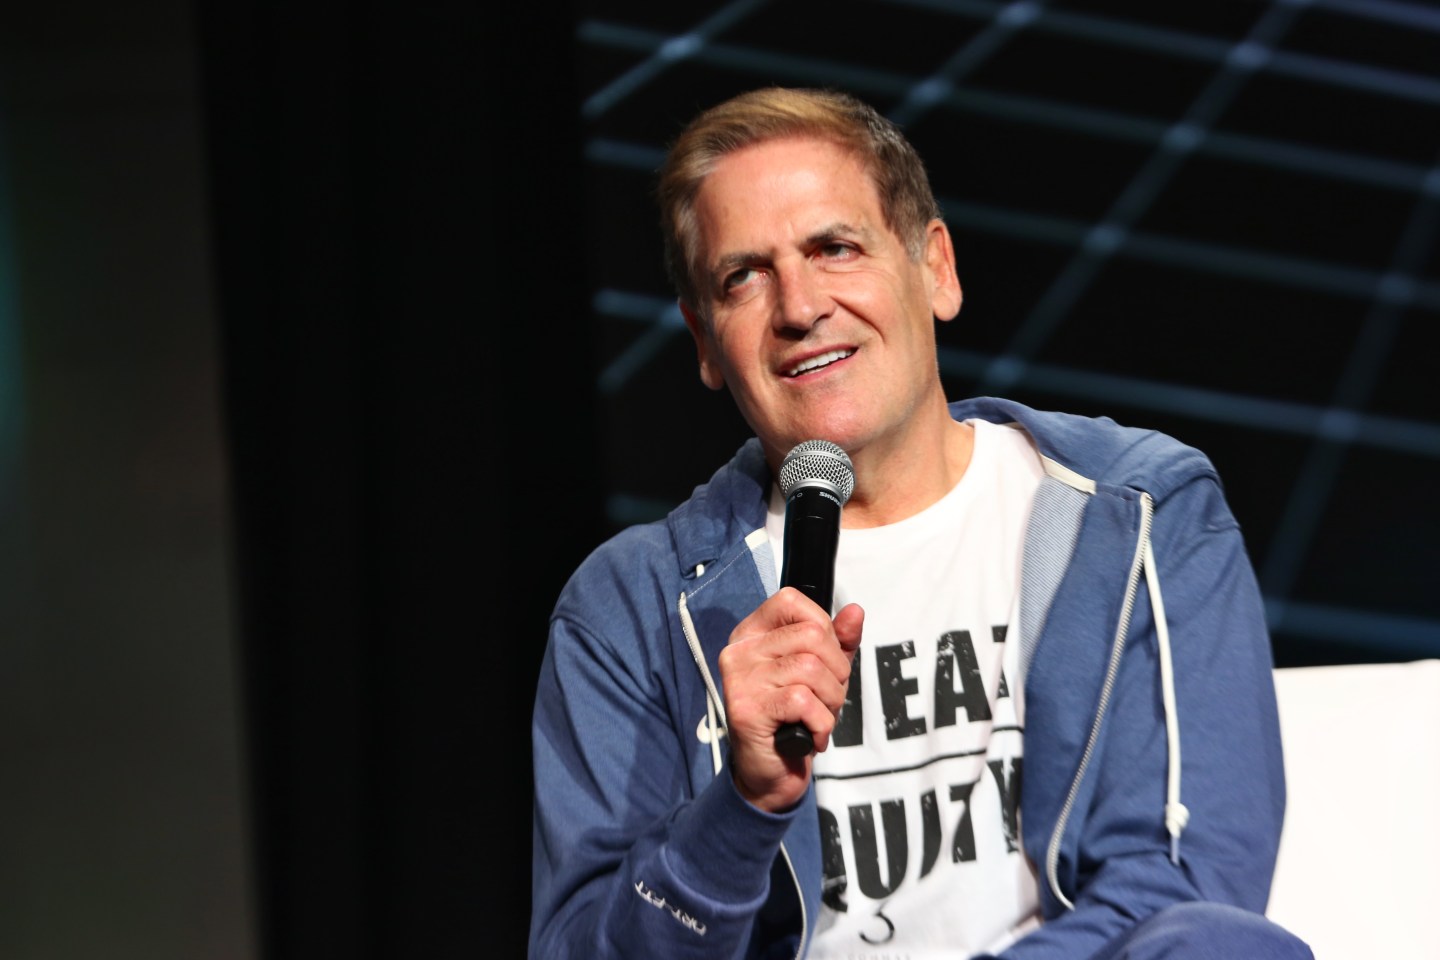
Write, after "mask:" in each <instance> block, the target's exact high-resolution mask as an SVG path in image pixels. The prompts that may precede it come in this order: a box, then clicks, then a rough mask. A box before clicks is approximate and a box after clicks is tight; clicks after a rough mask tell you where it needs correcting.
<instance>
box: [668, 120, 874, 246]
mask: <svg viewBox="0 0 1440 960" xmlns="http://www.w3.org/2000/svg"><path fill="white" fill-rule="evenodd" d="M695 216H696V222H697V224H698V226H699V228H700V237H701V240H702V242H703V243H704V245H705V248H706V255H707V256H714V255H717V254H719V253H722V252H723V251H720V250H717V249H716V248H715V246H714V244H716V243H717V242H718V243H720V244H722V245H723V244H726V243H727V242H739V243H746V242H754V240H758V239H762V238H763V237H764V236H765V235H771V234H774V233H775V232H776V231H781V232H784V231H786V230H788V229H794V230H796V231H799V232H801V233H803V232H804V231H805V230H806V228H807V227H813V226H814V225H816V224H821V223H834V222H845V223H855V224H856V225H857V226H874V225H876V224H878V223H880V222H881V221H882V213H881V210H880V200H879V195H878V193H877V191H876V189H875V184H874V182H873V180H872V179H871V177H870V175H869V172H868V171H867V170H866V168H865V165H864V163H863V161H862V160H861V159H860V158H859V156H858V155H857V154H856V153H855V152H854V151H853V150H851V149H849V148H848V147H844V146H842V145H840V144H838V143H835V142H833V141H830V140H821V139H814V138H793V137H792V138H785V139H779V140H767V141H765V142H763V143H758V144H753V145H751V146H748V147H743V148H741V149H739V150H736V151H734V152H732V153H729V154H726V155H725V156H724V157H721V158H720V159H719V160H718V161H716V163H715V166H714V169H712V170H711V172H710V173H709V175H708V176H706V178H705V180H704V182H703V183H702V184H701V186H700V190H699V191H698V193H697V194H696V197H695ZM752 235H759V236H754V237H753V239H751V237H752ZM771 239H772V240H775V241H777V242H778V241H779V239H780V237H778V236H773V237H771Z"/></svg>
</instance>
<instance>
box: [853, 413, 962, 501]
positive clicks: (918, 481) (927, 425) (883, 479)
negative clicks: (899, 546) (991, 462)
mask: <svg viewBox="0 0 1440 960" xmlns="http://www.w3.org/2000/svg"><path fill="white" fill-rule="evenodd" d="M942 412H943V414H944V416H943V419H941V418H930V419H929V420H928V421H927V422H924V423H921V424H919V425H917V426H916V428H915V429H913V430H912V431H909V432H907V434H906V436H905V437H904V438H902V439H900V440H899V441H898V442H896V443H892V444H887V445H885V446H884V448H883V449H881V448H879V447H877V446H869V447H866V448H865V449H863V450H857V451H852V452H851V454H850V457H851V460H852V461H853V462H854V464H855V478H856V480H855V492H854V493H853V494H852V495H851V497H850V500H849V502H848V503H846V504H845V512H844V514H843V519H842V521H841V522H842V526H845V527H851V528H857V529H858V528H863V527H879V526H884V525H885V524H887V523H895V522H896V521H899V520H904V519H905V518H906V517H912V516H914V515H915V514H917V513H919V512H920V511H921V510H924V509H925V508H926V507H928V506H930V505H931V504H933V503H935V502H937V501H939V500H940V499H941V498H942V497H944V496H945V495H946V494H947V493H949V492H950V491H951V490H953V489H955V485H956V484H957V483H959V482H960V478H961V477H963V476H965V471H966V469H967V468H968V467H969V466H970V455H971V453H972V452H973V451H974V448H975V430H974V428H972V427H970V426H968V425H966V424H963V423H959V422H957V421H955V420H953V419H951V417H950V413H949V410H948V409H945V408H943V407H942Z"/></svg>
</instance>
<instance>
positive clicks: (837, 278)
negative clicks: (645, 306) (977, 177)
mask: <svg viewBox="0 0 1440 960" xmlns="http://www.w3.org/2000/svg"><path fill="white" fill-rule="evenodd" d="M695 213H696V219H697V222H698V226H699V230H698V235H697V239H698V241H699V251H698V252H699V261H698V262H699V268H698V275H697V277H696V287H697V291H698V292H697V295H696V296H697V299H698V300H699V303H698V304H696V306H697V307H698V308H699V310H700V311H701V312H703V313H704V314H705V315H706V316H708V322H706V321H705V320H702V319H701V318H700V317H698V316H696V314H695V311H693V310H692V309H689V308H686V309H685V311H684V312H685V318H686V323H687V324H688V325H689V327H690V331H691V333H692V334H693V335H694V337H695V343H696V346H697V348H698V350H699V354H700V377H701V379H702V380H703V381H704V382H705V384H706V385H707V386H709V387H710V388H711V389H715V390H719V389H720V388H721V387H723V386H728V387H729V388H730V391H731V394H732V395H733V396H734V398H735V402H736V403H737V404H738V406H739V408H740V412H741V413H742V414H743V415H744V417H745V420H746V422H748V423H749V424H750V427H751V429H753V430H754V431H755V432H756V434H757V435H758V436H759V437H760V440H761V442H762V443H763V444H764V445H765V449H766V452H767V454H769V455H770V456H771V459H772V463H773V462H777V461H778V459H779V458H780V457H782V456H783V455H784V454H785V453H786V452H787V451H788V450H789V449H790V448H791V447H793V446H794V445H795V444H797V443H799V442H801V441H803V440H810V439H816V438H820V439H826V440H830V441H832V442H834V443H838V444H839V445H840V446H842V447H844V448H845V449H847V450H849V451H851V452H852V454H853V453H854V452H855V451H856V450H858V449H861V448H863V447H865V446H867V445H869V444H872V443H877V442H878V443H881V444H884V443H886V442H890V443H898V442H899V440H900V439H901V438H902V437H903V436H904V429H905V427H906V425H907V424H908V423H909V422H910V419H911V415H912V414H913V413H914V412H915V411H916V410H917V409H919V408H920V407H921V406H922V405H923V404H924V403H926V402H933V401H934V400H935V398H936V396H937V395H939V396H940V399H941V402H942V403H943V393H941V392H940V391H941V387H940V381H939V377H938V374H937V372H936V354H935V326H934V320H935V318H936V317H939V318H940V319H942V320H948V319H950V318H951V317H953V316H955V314H956V313H957V312H958V311H959V309H960V287H959V283H958V282H957V280H956V277H955V266H954V254H953V252H952V250H951V247H950V238H949V234H948V233H947V232H946V230H945V227H944V226H943V225H942V224H941V223H940V222H939V221H932V222H931V224H930V225H929V228H928V229H927V232H926V242H925V250H924V254H923V256H922V257H921V259H920V261H919V262H916V261H913V260H911V259H910V257H909V255H908V253H907V252H906V249H905V245H904V244H903V243H902V242H901V241H900V239H899V238H898V237H896V236H895V235H894V234H893V233H892V232H891V231H890V229H889V228H888V227H886V225H885V218H884V215H883V214H882V213H881V209H880V199H879V195H878V194H877V192H876V190H875V185H874V183H873V182H872V181H871V179H870V177H869V175H868V174H867V173H866V172H865V170H864V168H863V167H862V165H861V163H860V161H859V160H858V159H857V158H856V157H855V156H854V155H853V154H852V153H851V152H850V151H848V150H846V149H845V148H843V147H840V146H838V145H836V144H834V143H832V142H830V141H827V140H815V139H784V140H774V141H770V142H767V143H762V144H757V145H755V146H750V147H746V148H744V149H742V150H739V151H736V152H735V153H732V154H729V155H727V156H726V157H725V158H723V159H722V160H720V162H719V163H718V164H717V165H716V167H715V169H714V171H713V172H712V173H711V174H710V176H708V177H707V178H706V179H705V182H704V184H703V185H702V186H701V188H700V192H699V194H698V196H697V198H696V204H695Z"/></svg>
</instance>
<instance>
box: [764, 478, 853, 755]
mask: <svg viewBox="0 0 1440 960" xmlns="http://www.w3.org/2000/svg"><path fill="white" fill-rule="evenodd" d="M839 545H840V501H839V499H838V498H836V497H835V495H834V494H833V493H832V492H831V491H830V490H828V489H826V488H824V487H821V486H801V487H799V488H798V489H796V490H792V491H791V493H790V497H789V499H787V500H786V502H785V559H784V562H783V563H782V564H781V566H780V585H781V586H782V587H794V588H795V589H797V590H799V591H800V592H801V593H803V594H805V596H807V597H809V598H810V599H811V600H814V601H815V603H816V604H818V605H819V607H820V608H821V609H822V610H824V611H825V612H826V613H830V612H831V610H830V605H831V602H832V600H833V597H834V591H835V551H836V549H837V548H838V547H839ZM775 751H776V752H777V753H779V754H780V755H781V756H784V757H792V758H799V757H805V756H809V755H810V754H812V753H814V752H815V737H814V736H813V735H812V734H811V733H810V731H809V730H808V729H806V727H805V725H804V724H801V723H786V724H782V725H781V726H780V729H778V730H776V731H775Z"/></svg>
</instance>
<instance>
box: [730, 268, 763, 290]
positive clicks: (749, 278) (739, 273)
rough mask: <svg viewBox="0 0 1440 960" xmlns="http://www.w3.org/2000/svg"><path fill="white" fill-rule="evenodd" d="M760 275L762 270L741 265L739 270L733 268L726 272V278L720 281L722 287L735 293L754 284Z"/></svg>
mask: <svg viewBox="0 0 1440 960" xmlns="http://www.w3.org/2000/svg"><path fill="white" fill-rule="evenodd" d="M759 276H760V271H758V270H756V269H754V268H753V267H740V268H739V269H737V270H732V271H730V272H729V273H727V274H725V276H724V278H722V279H721V281H720V287H721V289H722V290H724V292H725V293H727V294H729V293H734V292H735V291H737V290H742V289H744V288H745V287H748V286H751V285H753V284H754V283H755V282H756V279H757V278H758V277H759Z"/></svg>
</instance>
